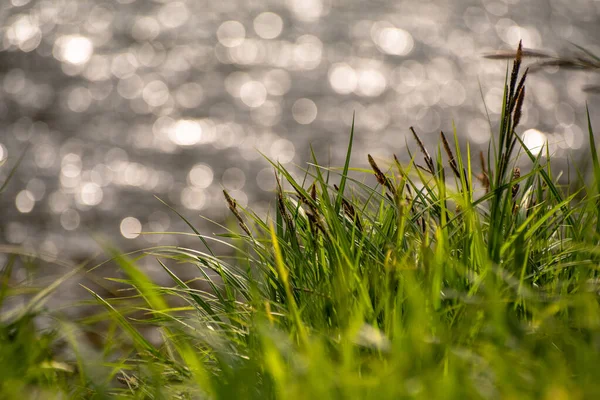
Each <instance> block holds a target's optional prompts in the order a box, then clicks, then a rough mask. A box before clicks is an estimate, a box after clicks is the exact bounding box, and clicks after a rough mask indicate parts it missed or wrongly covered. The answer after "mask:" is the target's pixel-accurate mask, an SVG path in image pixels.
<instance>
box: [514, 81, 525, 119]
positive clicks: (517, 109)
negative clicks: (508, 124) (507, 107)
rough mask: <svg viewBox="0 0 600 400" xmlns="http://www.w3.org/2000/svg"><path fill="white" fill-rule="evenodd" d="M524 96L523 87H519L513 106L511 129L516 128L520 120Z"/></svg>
mask: <svg viewBox="0 0 600 400" xmlns="http://www.w3.org/2000/svg"><path fill="white" fill-rule="evenodd" d="M524 98H525V87H524V86H523V87H521V89H520V90H519V93H517V105H516V106H515V115H514V116H513V130H515V129H516V128H517V125H519V122H521V110H522V108H523V99H524Z"/></svg>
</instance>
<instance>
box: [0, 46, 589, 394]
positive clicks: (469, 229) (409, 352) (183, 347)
mask: <svg viewBox="0 0 600 400" xmlns="http://www.w3.org/2000/svg"><path fill="white" fill-rule="evenodd" d="M520 63H521V55H520V51H518V52H517V57H516V60H515V62H514V66H513V69H512V71H511V73H510V75H507V81H506V85H505V95H504V101H503V114H502V119H501V124H500V128H499V133H498V134H497V135H496V136H495V138H494V141H493V143H491V144H490V150H489V152H488V155H487V156H484V155H483V154H482V155H477V157H475V160H477V163H479V162H481V166H482V167H481V170H482V171H483V172H482V173H481V174H480V175H477V176H476V175H475V174H474V171H473V169H474V168H475V167H474V165H475V164H476V162H475V160H473V155H472V154H471V152H470V150H469V148H468V147H467V151H466V153H464V154H463V153H462V152H461V148H460V146H459V144H458V140H457V135H456V132H453V134H452V135H450V137H451V138H453V139H452V140H448V137H447V136H446V135H444V134H442V136H441V144H440V146H439V147H438V148H437V149H435V151H432V152H429V151H428V150H427V149H426V148H425V146H424V145H423V144H422V142H421V140H420V139H419V136H418V133H417V132H416V131H414V130H412V132H413V134H414V136H415V140H416V148H417V149H418V151H419V153H422V154H421V155H414V156H412V160H413V161H412V162H410V163H409V164H408V165H403V164H401V163H400V162H398V161H397V158H396V157H395V156H392V155H390V158H391V159H393V160H394V161H393V162H392V163H391V165H390V166H389V167H386V168H383V167H381V166H380V165H378V164H377V162H376V161H375V160H374V159H373V158H371V157H370V156H369V161H370V164H371V167H372V170H356V169H351V168H350V165H349V160H350V154H351V151H352V138H353V136H354V128H352V131H351V134H350V142H349V145H348V156H347V159H346V163H345V165H344V166H343V168H341V169H330V168H325V167H323V166H320V164H319V162H318V160H316V159H314V160H313V164H311V167H310V168H309V169H308V170H307V171H306V173H305V176H304V179H303V181H302V182H298V181H296V180H295V179H294V178H293V177H292V175H291V174H290V172H289V171H288V170H287V169H285V168H284V167H283V166H281V165H279V164H277V163H273V167H274V170H275V173H276V179H277V189H276V193H275V207H274V213H273V215H272V216H271V217H269V218H267V219H266V220H265V219H261V218H260V217H258V216H257V215H256V214H255V213H253V212H252V211H251V210H248V209H243V208H242V207H240V206H239V205H238V204H237V203H236V201H235V199H233V198H231V197H230V196H229V194H227V193H225V200H224V202H225V203H226V204H227V206H228V207H229V209H230V210H231V212H232V215H233V219H234V220H235V221H236V223H238V224H239V226H240V229H239V230H238V229H232V230H229V229H226V228H224V227H223V229H224V230H226V233H224V234H221V235H217V236H202V235H201V234H200V232H198V231H197V230H195V229H194V228H193V225H192V224H191V223H189V221H187V220H186V222H188V223H189V224H190V226H191V227H192V229H193V232H194V235H197V236H198V238H199V240H198V243H199V247H198V248H182V247H175V246H159V247H155V248H151V249H146V250H145V251H144V252H143V253H139V254H141V256H136V257H152V258H153V259H154V260H155V262H156V265H158V266H160V267H161V268H162V269H164V271H165V272H166V274H167V275H168V276H170V277H171V279H172V285H170V286H159V285H157V284H156V283H154V282H153V281H152V280H151V279H150V278H149V277H148V276H147V275H146V274H144V273H143V272H142V270H140V269H139V268H138V267H137V266H136V259H135V258H131V257H127V256H124V255H120V254H118V253H117V252H114V253H113V254H112V255H113V260H114V261H115V262H116V263H117V264H118V265H119V266H120V268H121V269H122V271H123V272H124V273H125V276H126V278H124V279H120V280H118V282H119V283H120V284H123V285H125V287H126V288H129V290H128V291H126V292H125V293H127V296H128V297H126V298H123V297H121V298H107V297H106V296H102V295H101V294H99V293H96V292H95V291H93V290H91V289H90V290H89V292H90V294H91V296H92V298H93V299H94V300H95V302H96V303H97V304H98V305H100V306H101V307H102V308H103V309H104V310H105V312H104V313H101V314H98V315H97V316H92V317H89V318H88V319H87V321H80V322H79V323H78V324H73V323H68V324H67V323H66V322H62V323H59V324H58V325H57V329H56V330H55V331H54V332H53V333H52V334H50V333H46V332H42V331H39V330H36V329H34V327H33V325H32V322H31V321H32V316H33V315H34V314H33V312H34V311H35V312H42V311H40V310H41V309H40V308H39V307H36V308H31V310H30V311H31V312H24V313H18V314H16V317H12V318H8V319H2V326H1V331H0V332H1V335H0V341H1V343H0V375H1V377H2V379H0V393H1V394H2V396H3V397H5V398H18V397H23V393H27V394H28V395H30V396H31V397H36V396H37V397H40V398H48V397H49V396H50V395H59V394H60V395H62V396H63V397H67V396H71V397H78V398H104V397H127V398H144V399H146V398H152V399H154V398H157V399H158V398H165V399H167V398H168V399H171V398H222V399H234V398H257V399H265V398H286V399H296V398H297V399H306V398H318V399H328V398H336V399H337V398H376V399H386V398H389V399H398V398H421V399H439V398H444V399H454V398H455V399H464V398H482V399H496V398H515V399H517V398H518V399H528V398H531V399H533V398H535V399H537V398H545V399H571V398H581V399H585V398H596V397H597V396H600V380H599V379H598V378H599V376H600V373H599V372H598V369H597V366H598V365H600V309H599V303H598V300H599V297H598V293H599V292H598V290H599V287H598V260H599V259H600V252H599V251H598V241H599V240H600V215H599V213H600V211H599V207H598V199H599V196H598V191H599V188H600V163H599V161H598V156H597V153H596V147H595V146H596V145H595V142H594V135H593V132H592V127H591V125H590V126H588V131H589V141H590V148H591V157H592V160H593V167H594V168H593V171H594V174H593V177H594V179H592V180H591V181H590V182H588V183H587V184H584V185H583V186H582V187H580V188H579V189H578V190H577V191H575V192H573V191H572V188H563V187H560V186H558V185H557V183H556V182H557V177H556V176H555V175H554V171H553V170H552V169H551V168H550V160H549V158H543V157H542V154H544V152H543V151H542V152H540V155H538V156H534V155H533V154H532V153H531V152H530V151H529V150H528V149H527V148H526V147H524V146H523V143H522V142H521V139H520V137H519V136H518V134H517V132H516V131H515V130H516V128H517V127H518V124H519V119H520V114H521V111H522V110H521V107H522V104H523V98H524V95H525V85H524V83H525V79H524V75H523V74H521V71H520ZM519 153H521V154H524V155H525V156H527V157H528V158H529V160H530V164H529V168H528V169H527V170H520V169H519V168H517V166H516V160H517V158H518V156H519ZM421 158H423V160H424V161H423V162H422V161H420V160H421ZM365 174H366V175H370V174H374V176H375V179H376V181H377V184H375V185H367V184H364V183H363V181H361V180H359V179H356V178H355V177H356V176H360V175H365ZM182 218H183V217H182ZM213 241H220V242H223V243H227V244H228V245H229V246H231V248H232V250H233V253H234V254H235V256H234V257H218V256H215V254H213V252H212V251H211V250H210V249H209V248H207V245H210V243H211V242H213ZM12 262H13V258H9V261H8V263H7V264H6V265H5V267H4V268H3V271H4V275H3V277H2V278H1V279H2V291H1V292H0V302H1V301H2V300H4V299H7V298H9V297H10V296H11V295H13V294H14V293H13V292H15V291H18V290H19V288H20V287H21V286H19V285H10V284H9V278H8V277H9V276H10V273H11V272H10V271H11V268H12V267H11V266H12ZM182 264H187V265H193V266H196V267H197V271H198V277H199V279H200V280H202V281H203V282H204V285H205V286H204V287H205V290H200V289H197V286H195V285H194V282H187V281H183V280H181V279H180V278H179V277H178V273H177V270H178V268H179V267H180V266H181V265H182ZM43 312H45V313H47V314H48V313H49V314H51V315H55V314H56V313H52V312H51V310H46V311H43ZM98 320H100V321H104V322H106V323H107V325H108V328H107V329H106V331H105V332H104V333H103V345H102V348H101V351H100V352H97V353H94V355H93V356H89V354H90V353H89V351H88V350H86V348H85V346H84V345H83V344H82V342H81V341H79V340H77V337H78V336H77V335H78V331H85V330H86V329H88V328H86V323H92V322H97V321H98ZM144 327H153V328H154V329H155V330H156V331H157V332H158V333H159V334H160V338H161V340H160V341H159V342H160V343H161V344H159V345H157V344H156V343H155V341H153V340H150V337H149V336H148V335H146V334H145V331H144V330H143V329H142V328H144ZM57 338H59V339H60V340H61V341H62V342H63V343H64V345H65V346H66V347H67V351H66V352H67V353H69V354H70V355H71V359H73V360H74V361H73V362H67V361H64V360H63V359H61V355H60V354H59V353H56V352H52V351H50V350H51V349H52V348H53V346H55V342H56V340H58V339H57ZM63 352H64V351H63Z"/></svg>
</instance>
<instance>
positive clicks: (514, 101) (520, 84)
mask: <svg viewBox="0 0 600 400" xmlns="http://www.w3.org/2000/svg"><path fill="white" fill-rule="evenodd" d="M528 72H529V68H527V69H526V70H525V73H523V76H522V77H521V80H520V81H519V84H518V85H517V89H516V95H515V99H514V100H513V101H511V103H510V110H509V112H510V113H512V112H513V111H514V109H515V106H516V104H517V100H519V91H520V90H521V89H522V88H524V87H525V79H527V73H528Z"/></svg>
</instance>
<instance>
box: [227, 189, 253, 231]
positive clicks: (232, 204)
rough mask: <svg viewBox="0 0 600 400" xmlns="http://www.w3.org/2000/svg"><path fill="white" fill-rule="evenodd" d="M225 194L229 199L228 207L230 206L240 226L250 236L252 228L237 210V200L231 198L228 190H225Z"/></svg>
mask: <svg viewBox="0 0 600 400" xmlns="http://www.w3.org/2000/svg"><path fill="white" fill-rule="evenodd" d="M223 195H224V196H225V200H227V207H229V210H230V211H231V212H232V214H233V215H234V216H235V218H236V219H237V220H238V223H239V226H240V228H242V230H243V231H244V232H246V233H247V234H248V236H252V233H250V229H248V226H247V225H246V223H245V222H244V220H243V219H242V216H241V215H240V213H239V211H238V210H237V202H236V201H235V199H233V198H231V196H230V195H229V193H227V191H226V190H223Z"/></svg>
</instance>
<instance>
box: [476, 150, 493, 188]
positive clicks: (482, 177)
mask: <svg viewBox="0 0 600 400" xmlns="http://www.w3.org/2000/svg"><path fill="white" fill-rule="evenodd" d="M479 161H480V162H481V174H479V175H477V179H479V181H480V182H481V185H482V186H483V187H484V188H485V192H486V193H488V192H489V191H490V179H489V177H488V171H487V167H486V166H485V158H484V156H483V151H480V152H479Z"/></svg>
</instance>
